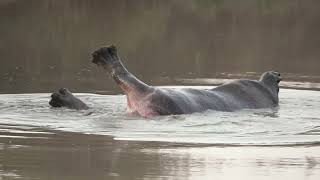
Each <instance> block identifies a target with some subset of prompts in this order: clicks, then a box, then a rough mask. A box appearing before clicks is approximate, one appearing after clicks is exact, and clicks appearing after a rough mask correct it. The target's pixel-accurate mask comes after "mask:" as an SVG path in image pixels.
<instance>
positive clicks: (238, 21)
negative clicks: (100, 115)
mask: <svg viewBox="0 0 320 180" xmlns="http://www.w3.org/2000/svg"><path fill="white" fill-rule="evenodd" d="M319 7H320V1H318V0H241V1H235V0H135V1H133V0H90V1H88V0H65V1H56V0H28V1H25V0H1V1H0V60H1V66H0V93H31V92H52V91H54V90H56V89H58V88H60V87H67V88H69V89H70V90H71V91H74V92H102V91H103V92H105V93H118V92H119V89H118V88H117V87H116V85H115V83H113V82H112V79H111V78H110V77H109V76H108V75H107V74H106V73H104V72H103V71H102V70H101V69H100V68H97V67H96V66H94V65H93V64H92V63H91V60H90V59H91V56H90V54H91V52H92V51H94V50H95V49H97V48H99V47H101V46H106V45H111V44H115V45H116V46H117V47H118V48H119V53H120V56H121V57H122V60H123V62H124V64H125V65H126V67H127V68H128V69H129V70H130V71H131V72H132V73H133V74H135V75H136V76H137V77H139V78H140V79H141V80H143V81H145V82H146V83H148V84H152V85H172V84H185V82H189V81H181V79H198V78H206V79H216V78H233V77H235V78H237V77H241V78H242V77H247V78H253V79H255V78H258V76H259V75H260V74H261V73H262V72H263V71H267V70H278V71H280V72H282V74H284V76H285V78H286V79H287V80H291V81H305V82H320V78H319V76H320V71H319V65H320V61H319V57H320V33H319V32H320V20H319V19H320V11H319ZM199 84H203V82H202V83H200V82H199Z"/></svg>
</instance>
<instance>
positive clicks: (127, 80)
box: [92, 46, 281, 117]
mask: <svg viewBox="0 0 320 180" xmlns="http://www.w3.org/2000/svg"><path fill="white" fill-rule="evenodd" d="M92 56H93V59H92V62H93V63H94V64H97V65H98V66H100V67H103V69H105V70H106V71H107V72H108V73H110V74H111V76H112V77H113V79H114V80H115V82H116V83H117V84H118V85H119V86H120V88H121V89H122V90H123V92H124V93H125V94H126V95H127V101H128V110H129V111H130V112H138V114H140V115H142V116H144V117H151V116H155V115H171V114H189V113H194V112H202V111H205V110H209V109H211V110H216V111H235V110H240V109H256V108H272V107H276V106H278V103H279V98H278V93H279V82H280V81H281V77H280V73H278V72H276V71H268V72H265V73H264V74H262V76H261V78H260V80H235V81H233V82H230V83H227V84H223V85H221V86H218V87H216V88H213V89H206V90H204V89H192V88H187V89H168V88H159V87H153V86H149V85H147V84H145V83H144V82H142V81H140V80H139V79H138V78H136V77H135V76H134V75H133V74H131V73H130V72H129V71H128V70H127V69H126V68H125V67H124V66H123V64H122V62H121V60H120V58H119V56H118V53H117V48H116V47H115V46H109V47H102V48H100V49H98V50H96V51H94V52H93V53H92Z"/></svg>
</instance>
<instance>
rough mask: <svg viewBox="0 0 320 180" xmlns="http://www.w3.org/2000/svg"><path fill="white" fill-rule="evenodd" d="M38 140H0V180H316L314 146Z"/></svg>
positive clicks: (318, 163)
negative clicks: (228, 145) (200, 145)
mask: <svg viewBox="0 0 320 180" xmlns="http://www.w3.org/2000/svg"><path fill="white" fill-rule="evenodd" d="M31 131H32V130H31ZM44 131H47V130H44ZM9 134H10V133H9ZM12 134H14V133H12ZM15 135H16V134H14V135H13V136H15ZM26 136H27V137H32V135H26ZM42 137H45V138H41V139H34V138H26V139H23V140H22V139H19V138H13V137H7V138H1V139H0V164H2V166H1V168H0V169H1V170H0V174H1V177H2V178H3V179H41V180H46V179H61V180H62V179H68V180H82V179H95V180H100V179H128V180H129V179H130V180H131V179H212V178H217V179H226V180H227V179H270V178H272V179H283V177H287V178H289V179H292V180H301V179H311V180H316V179H318V178H319V176H320V174H319V172H320V154H319V151H320V148H319V146H311V147H307V146H302V147H197V146H198V145H196V144H194V145H188V144H178V143H156V142H134V141H130V142H128V141H113V140H112V138H110V137H107V136H97V135H85V134H78V133H67V132H59V131H51V132H50V133H48V134H43V135H42Z"/></svg>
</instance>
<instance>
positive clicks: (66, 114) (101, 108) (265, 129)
mask: <svg viewBox="0 0 320 180" xmlns="http://www.w3.org/2000/svg"><path fill="white" fill-rule="evenodd" d="M199 88H203V87H199ZM76 95H77V96H78V97H80V98H81V99H82V100H84V101H85V102H87V104H88V105H89V106H90V107H91V109H89V110H85V111H75V110H69V109H65V108H62V109H56V108H50V107H49V105H48V101H49V97H50V94H2V95H0V137H6V138H7V137H14V138H46V137H47V134H50V132H51V131H52V130H59V131H66V132H78V133H83V134H96V135H110V136H112V137H114V138H115V139H116V140H134V141H164V142H179V143H206V144H214V145H224V146H225V145H231V146H232V145H254V146H260V145H263V146H265V145H290V146H292V145H316V144H318V143H320V111H319V107H320V92H319V91H309V90H293V89H281V92H280V107H279V108H274V109H258V110H241V111H236V112H231V113H230V112H216V111H206V112H203V113H195V114H189V115H174V116H162V117H155V118H153V119H145V118H142V117H139V116H132V115H127V114H126V99H125V97H124V96H123V95H97V94H83V93H82V94H76ZM46 129H47V131H46Z"/></svg>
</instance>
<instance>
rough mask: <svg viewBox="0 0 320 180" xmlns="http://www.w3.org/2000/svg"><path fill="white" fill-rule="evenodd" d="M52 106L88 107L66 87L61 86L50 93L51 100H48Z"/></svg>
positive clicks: (78, 108) (79, 108)
mask: <svg viewBox="0 0 320 180" xmlns="http://www.w3.org/2000/svg"><path fill="white" fill-rule="evenodd" d="M49 104H50V106H52V107H67V108H70V109H77V110H82V109H88V108H89V107H88V106H87V105H86V104H85V103H84V102H82V101H81V100H80V99H78V98H76V97H75V96H74V95H73V94H72V93H71V92H70V91H69V90H68V89H66V88H61V89H59V90H58V91H57V92H54V93H53V94H52V95H51V100H50V102H49Z"/></svg>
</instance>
